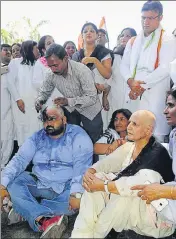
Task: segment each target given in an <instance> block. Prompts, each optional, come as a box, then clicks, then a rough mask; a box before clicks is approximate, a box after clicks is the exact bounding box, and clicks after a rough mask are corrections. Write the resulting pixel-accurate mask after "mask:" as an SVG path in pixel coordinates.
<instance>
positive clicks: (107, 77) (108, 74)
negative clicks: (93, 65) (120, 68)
mask: <svg viewBox="0 0 176 239" xmlns="http://www.w3.org/2000/svg"><path fill="white" fill-rule="evenodd" d="M111 75H112V71H109V72H107V73H106V77H105V78H106V79H107V80H109V79H110V78H111Z"/></svg>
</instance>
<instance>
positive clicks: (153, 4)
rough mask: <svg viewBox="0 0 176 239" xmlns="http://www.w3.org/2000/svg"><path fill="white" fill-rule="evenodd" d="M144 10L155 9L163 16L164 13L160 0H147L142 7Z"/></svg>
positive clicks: (142, 10)
mask: <svg viewBox="0 0 176 239" xmlns="http://www.w3.org/2000/svg"><path fill="white" fill-rule="evenodd" d="M144 11H155V12H157V13H158V14H159V15H160V16H161V15H163V5H162V4H161V2H160V1H147V2H146V3H144V5H143V7H142V9H141V12H144Z"/></svg>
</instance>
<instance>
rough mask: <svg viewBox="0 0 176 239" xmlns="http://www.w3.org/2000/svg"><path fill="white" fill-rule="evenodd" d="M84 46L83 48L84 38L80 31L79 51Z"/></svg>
mask: <svg viewBox="0 0 176 239" xmlns="http://www.w3.org/2000/svg"><path fill="white" fill-rule="evenodd" d="M82 48H83V38H82V34H81V33H80V34H79V37H78V51H79V50H80V49H82Z"/></svg>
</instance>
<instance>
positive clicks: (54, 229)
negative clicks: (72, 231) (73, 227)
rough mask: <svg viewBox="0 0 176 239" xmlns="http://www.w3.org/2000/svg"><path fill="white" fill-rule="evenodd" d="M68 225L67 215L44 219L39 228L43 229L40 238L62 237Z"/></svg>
mask: <svg viewBox="0 0 176 239" xmlns="http://www.w3.org/2000/svg"><path fill="white" fill-rule="evenodd" d="M67 225H68V218H67V216H65V215H62V216H55V217H51V218H50V219H46V220H44V221H43V224H42V226H41V227H40V228H39V229H40V230H41V231H43V233H42V235H41V237H40V238H61V236H62V234H63V232H64V231H65V229H66V227H67Z"/></svg>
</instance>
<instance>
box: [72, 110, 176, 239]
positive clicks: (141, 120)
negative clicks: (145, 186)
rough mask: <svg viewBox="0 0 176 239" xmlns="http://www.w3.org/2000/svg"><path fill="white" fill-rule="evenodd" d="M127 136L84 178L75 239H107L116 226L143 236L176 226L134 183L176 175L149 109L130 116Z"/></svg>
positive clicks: (166, 233) (160, 235) (166, 231)
mask: <svg viewBox="0 0 176 239" xmlns="http://www.w3.org/2000/svg"><path fill="white" fill-rule="evenodd" d="M129 122H130V123H129V125H128V127H127V132H128V133H127V137H128V140H130V141H133V142H127V143H125V144H124V145H122V146H121V147H119V148H117V149H116V150H115V151H114V152H113V153H112V154H110V155H108V156H107V157H106V158H105V159H103V160H100V161H98V162H97V163H95V164H94V165H93V166H91V167H90V168H89V169H88V170H87V172H86V174H85V175H84V177H83V186H84V188H85V189H86V191H85V192H84V194H83V196H82V198H81V204H80V210H79V214H78V216H77V218H76V221H75V224H74V229H73V231H72V235H71V238H105V237H106V236H107V235H108V233H109V232H110V230H111V229H112V228H114V229H115V231H117V232H121V231H122V230H130V229H131V230H133V231H135V232H136V233H138V234H140V235H144V236H149V237H155V238H164V237H167V236H170V235H171V234H173V232H174V230H175V227H174V225H173V224H172V223H166V221H165V220H164V219H162V217H160V215H159V214H158V213H157V211H156V210H155V208H154V207H152V205H150V206H146V203H145V201H143V200H142V199H141V198H140V197H138V196H137V192H136V191H134V190H131V187H132V186H134V185H136V183H137V182H140V183H145V182H147V181H150V182H151V183H153V182H160V181H162V182H163V181H165V182H168V181H169V180H171V178H172V180H173V179H174V174H173V172H172V160H171V158H170V156H169V153H168V151H167V150H166V148H165V147H164V146H162V144H160V143H159V142H157V141H156V140H155V138H154V137H153V136H152V134H153V131H154V127H155V122H156V119H155V116H154V114H153V113H152V112H150V111H147V110H139V111H136V112H135V113H133V114H132V116H131V117H130V119H129Z"/></svg>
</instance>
